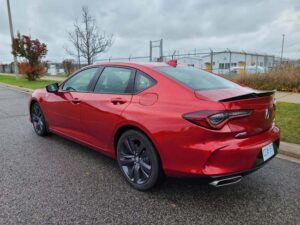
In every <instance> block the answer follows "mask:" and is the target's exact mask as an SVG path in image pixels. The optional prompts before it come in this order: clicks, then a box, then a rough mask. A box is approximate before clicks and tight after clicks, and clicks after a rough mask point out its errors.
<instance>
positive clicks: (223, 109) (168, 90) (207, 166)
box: [29, 63, 279, 191]
mask: <svg viewBox="0 0 300 225" xmlns="http://www.w3.org/2000/svg"><path fill="white" fill-rule="evenodd" d="M169 64H170V65H169ZM169 64H167V63H102V64H95V65H91V66H87V67H85V68H83V69H81V70H79V71H77V72H76V73H75V74H73V75H72V76H70V77H69V78H68V79H67V80H65V81H64V82H63V83H61V84H60V85H59V84H57V83H55V84H51V85H48V86H47V87H46V88H45V89H40V90H36V91H34V92H33V94H32V97H31V99H30V103H29V109H30V120H31V122H32V124H33V127H34V130H35V132H36V133H37V134H38V135H40V136H44V135H46V134H48V133H49V132H51V133H55V134H58V135H61V136H63V137H66V138H68V139H71V140H74V141H76V142H79V143H81V144H84V145H86V146H89V147H90V148H92V149H95V150H97V151H100V152H102V153H104V154H105V155H108V156H110V157H113V158H116V159H117V161H118V164H119V167H120V170H121V172H122V174H123V175H124V177H125V179H126V180H127V181H128V182H129V183H130V184H131V185H132V186H133V187H134V188H136V189H138V190H142V191H145V190H149V189H150V188H152V187H153V186H154V185H155V184H157V183H158V182H159V181H160V180H161V178H163V177H164V176H175V177H199V178H207V179H208V180H209V183H210V184H212V185H214V186H223V185H229V184H233V183H236V182H238V181H240V180H241V178H242V176H244V175H247V174H249V173H251V172H253V171H255V170H257V169H259V168H260V167H262V166H263V165H265V164H266V163H267V162H269V161H270V160H271V159H272V158H273V157H274V156H275V155H276V154H277V150H278V147H279V129H278V128H277V126H276V125H275V123H274V118H275V103H274V92H272V91H267V92H262V91H257V90H253V89H250V88H246V87H243V86H240V85H238V84H236V83H233V82H231V81H229V80H226V79H224V78H222V77H219V76H218V75H215V74H212V73H209V72H206V71H203V70H199V69H195V68H192V67H180V66H176V64H174V63H169ZM62 151H63V149H62ZM74 163H76V162H74Z"/></svg>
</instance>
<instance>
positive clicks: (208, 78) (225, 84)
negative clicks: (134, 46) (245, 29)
mask: <svg viewBox="0 0 300 225" xmlns="http://www.w3.org/2000/svg"><path fill="white" fill-rule="evenodd" d="M155 69H156V70H158V71H159V72H162V73H163V74H165V75H166V76H168V77H171V78H173V79H175V80H177V81H179V82H180V83H182V84H184V85H185V86H187V87H189V88H192V89H193V90H200V91H201V90H213V89H226V88H232V87H235V86H236V84H235V83H233V82H231V81H228V80H226V79H224V78H222V77H219V76H217V75H215V74H212V73H209V72H206V71H204V70H200V69H196V68H193V67H171V66H160V67H155Z"/></svg>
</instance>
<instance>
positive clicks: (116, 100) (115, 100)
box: [110, 98, 127, 105]
mask: <svg viewBox="0 0 300 225" xmlns="http://www.w3.org/2000/svg"><path fill="white" fill-rule="evenodd" d="M110 101H111V102H112V103H113V104H114V105H122V104H124V103H126V102H127V100H126V99H123V98H112V99H111V100H110Z"/></svg>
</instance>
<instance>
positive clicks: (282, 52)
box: [280, 34, 285, 64]
mask: <svg viewBox="0 0 300 225" xmlns="http://www.w3.org/2000/svg"><path fill="white" fill-rule="evenodd" d="M284 36H285V34H283V35H282V45H281V56H280V64H282V55H283V47H284Z"/></svg>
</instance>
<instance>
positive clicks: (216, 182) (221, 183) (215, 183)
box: [209, 176, 242, 187]
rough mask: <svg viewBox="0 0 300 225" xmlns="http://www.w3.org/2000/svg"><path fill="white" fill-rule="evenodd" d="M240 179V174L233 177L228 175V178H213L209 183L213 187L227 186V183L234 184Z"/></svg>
mask: <svg viewBox="0 0 300 225" xmlns="http://www.w3.org/2000/svg"><path fill="white" fill-rule="evenodd" d="M241 179H242V176H234V177H228V178H223V179H219V180H214V181H212V182H211V183H209V184H210V185H212V186H214V187H222V186H227V185H231V184H236V183H238V182H240V181H241Z"/></svg>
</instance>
